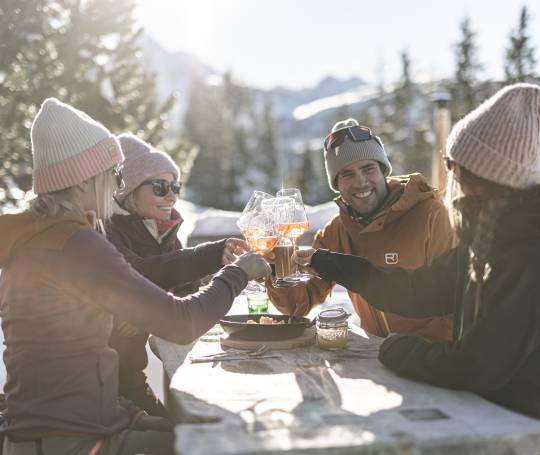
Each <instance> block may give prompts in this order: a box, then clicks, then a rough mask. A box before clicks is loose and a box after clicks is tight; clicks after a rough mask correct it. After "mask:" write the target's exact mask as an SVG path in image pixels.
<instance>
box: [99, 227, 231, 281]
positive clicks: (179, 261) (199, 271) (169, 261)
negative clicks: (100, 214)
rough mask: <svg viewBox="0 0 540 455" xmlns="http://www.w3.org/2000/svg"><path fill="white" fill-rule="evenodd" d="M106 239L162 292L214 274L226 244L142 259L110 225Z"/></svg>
mask: <svg viewBox="0 0 540 455" xmlns="http://www.w3.org/2000/svg"><path fill="white" fill-rule="evenodd" d="M107 238H108V239H109V241H110V242H111V243H112V244H113V245H114V246H115V247H116V249H117V250H118V251H120V253H122V254H123V255H124V257H125V258H126V261H127V262H129V263H130V264H131V265H132V266H133V267H134V268H135V270H137V271H138V272H139V273H141V274H142V275H144V276H145V277H146V278H148V279H149V280H150V281H152V282H153V283H155V284H157V285H158V286H159V287H161V288H163V289H171V288H174V287H177V286H180V285H183V284H185V283H190V282H192V281H197V280H200V279H201V278H204V277H205V276H207V275H210V274H213V273H215V272H217V271H218V270H219V269H220V267H221V258H222V255H223V248H224V247H225V242H226V239H224V240H219V241H217V242H207V243H203V244H201V245H198V246H196V247H194V248H181V249H178V250H175V251H171V252H168V253H161V254H157V255H154V256H148V257H142V256H139V255H138V254H137V252H136V251H134V249H133V248H131V243H130V241H129V237H128V236H127V235H126V233H122V232H119V230H118V229H115V228H114V226H111V227H108V229H107Z"/></svg>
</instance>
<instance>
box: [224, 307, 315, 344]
mask: <svg viewBox="0 0 540 455" xmlns="http://www.w3.org/2000/svg"><path fill="white" fill-rule="evenodd" d="M261 316H269V317H271V318H273V319H274V320H275V321H285V324H248V323H247V322H246V321H247V320H249V319H252V320H254V321H257V322H258V321H259V318H260V317H261ZM287 319H289V316H287V315H284V314H234V315H231V316H225V317H224V318H223V319H222V320H221V321H219V323H220V324H221V327H223V330H225V332H227V333H228V334H229V336H230V337H231V338H236V339H238V340H250V341H278V340H288V339H290V338H295V337H297V336H300V335H302V333H304V330H306V328H308V327H311V326H312V325H313V324H314V322H315V321H310V320H309V319H308V318H294V321H293V322H292V323H291V324H287Z"/></svg>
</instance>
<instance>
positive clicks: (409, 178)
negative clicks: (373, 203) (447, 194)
mask: <svg viewBox="0 0 540 455" xmlns="http://www.w3.org/2000/svg"><path fill="white" fill-rule="evenodd" d="M387 185H388V197H387V199H386V201H385V203H384V204H383V206H382V207H381V208H380V209H379V210H378V211H377V212H376V213H374V214H372V215H370V216H368V217H362V216H359V215H358V214H356V213H354V210H353V209H352V207H350V206H349V205H348V204H347V203H346V202H345V201H344V200H343V198H342V197H341V196H338V197H337V198H336V199H335V202H336V204H337V205H338V207H339V208H340V216H341V218H342V220H343V223H344V225H345V227H347V228H349V229H353V230H355V231H356V230H358V228H359V226H358V225H359V224H360V225H361V226H362V227H363V230H367V231H379V230H381V229H382V228H383V227H384V225H385V224H386V223H391V222H393V221H395V220H396V219H399V218H401V217H402V216H403V215H404V214H405V213H407V212H408V211H409V210H410V209H411V208H413V207H414V206H415V205H416V204H418V203H420V202H421V201H424V200H426V199H434V198H438V192H437V190H435V189H434V188H432V187H430V186H429V185H428V183H427V180H426V179H425V177H423V176H422V175H421V174H410V175H404V176H396V177H388V178H387Z"/></svg>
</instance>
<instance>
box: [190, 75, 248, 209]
mask: <svg viewBox="0 0 540 455" xmlns="http://www.w3.org/2000/svg"><path fill="white" fill-rule="evenodd" d="M184 126H185V133H186V136H187V138H188V140H189V141H190V142H191V143H193V144H196V145H197V146H198V147H199V153H198V155H197V159H196V160H195V163H194V165H193V169H192V175H191V180H190V185H189V188H188V192H187V197H188V199H190V200H191V201H193V202H195V203H198V204H201V205H206V206H211V207H216V208H220V209H225V210H232V209H236V210H238V209H240V208H242V205H243V204H244V203H245V202H246V201H247V199H248V197H249V193H250V192H251V191H252V189H254V188H252V187H251V186H250V185H251V183H250V182H252V181H256V176H254V175H253V170H254V169H255V170H256V166H255V164H254V163H255V161H256V157H255V155H256V147H257V145H258V138H257V134H256V131H257V122H256V114H255V112H254V108H253V101H252V95H251V92H250V90H249V89H247V88H246V87H244V86H241V85H240V84H238V83H236V82H234V81H233V79H232V77H231V75H230V74H226V75H225V77H224V78H223V82H222V83H221V84H219V85H215V86H209V85H207V84H205V83H204V81H200V80H199V81H197V82H195V83H194V84H193V86H192V89H191V93H190V100H189V103H188V108H187V111H186V116H185V119H184Z"/></svg>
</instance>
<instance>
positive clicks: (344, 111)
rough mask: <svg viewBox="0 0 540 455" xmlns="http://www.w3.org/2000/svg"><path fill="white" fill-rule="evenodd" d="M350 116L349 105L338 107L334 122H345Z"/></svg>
mask: <svg viewBox="0 0 540 455" xmlns="http://www.w3.org/2000/svg"><path fill="white" fill-rule="evenodd" d="M350 116H351V112H350V110H349V105H348V104H342V105H341V106H339V109H338V111H337V116H336V122H340V121H342V120H347V119H348V118H349V117H350Z"/></svg>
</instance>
